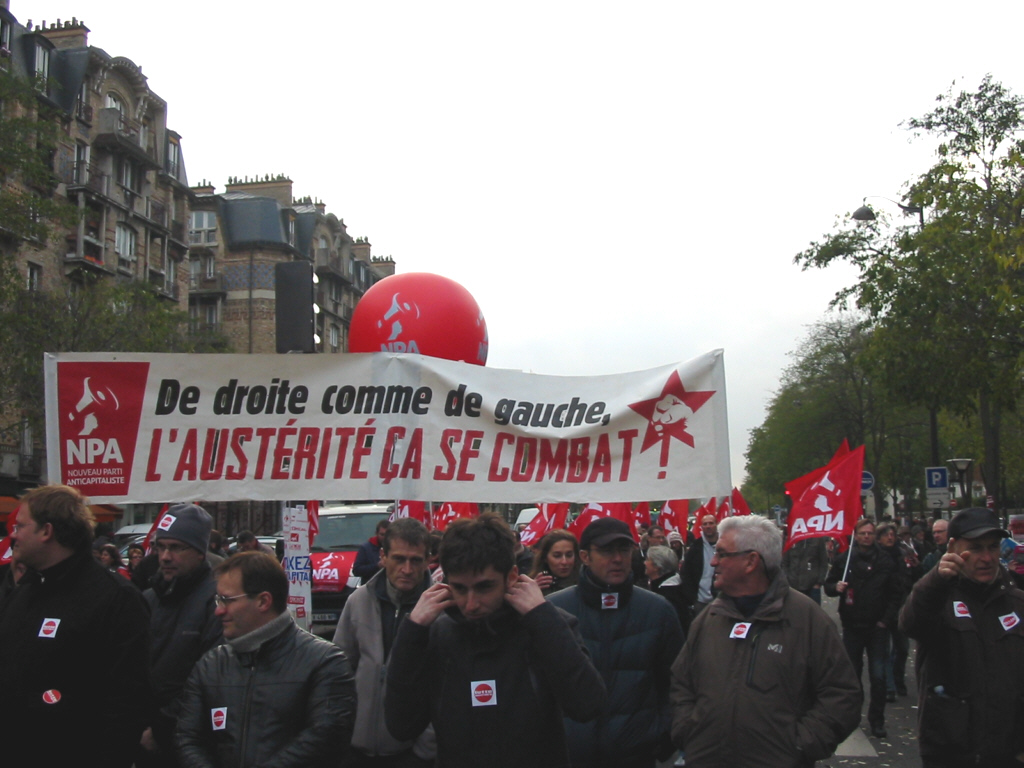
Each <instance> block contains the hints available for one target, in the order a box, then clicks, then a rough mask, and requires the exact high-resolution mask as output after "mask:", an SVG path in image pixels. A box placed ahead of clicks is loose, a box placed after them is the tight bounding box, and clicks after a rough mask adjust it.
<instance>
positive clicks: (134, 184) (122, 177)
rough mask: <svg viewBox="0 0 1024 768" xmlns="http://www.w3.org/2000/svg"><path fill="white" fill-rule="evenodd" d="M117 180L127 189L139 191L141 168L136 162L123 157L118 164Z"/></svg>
mask: <svg viewBox="0 0 1024 768" xmlns="http://www.w3.org/2000/svg"><path fill="white" fill-rule="evenodd" d="M117 180H118V182H120V184H121V186H122V187H124V188H125V189H129V190H131V191H132V192H138V191H139V169H138V168H137V167H136V165H135V163H133V162H132V161H131V160H129V159H128V158H126V157H122V158H121V159H120V160H119V164H118V169H117Z"/></svg>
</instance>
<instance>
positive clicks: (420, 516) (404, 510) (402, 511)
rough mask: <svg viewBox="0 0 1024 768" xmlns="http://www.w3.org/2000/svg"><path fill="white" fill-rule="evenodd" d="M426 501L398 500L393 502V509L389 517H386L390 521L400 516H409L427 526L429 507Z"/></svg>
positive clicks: (429, 520) (429, 521)
mask: <svg viewBox="0 0 1024 768" xmlns="http://www.w3.org/2000/svg"><path fill="white" fill-rule="evenodd" d="M429 504H430V502H428V501H398V502H396V504H395V510H394V511H393V512H392V513H391V517H389V518H388V520H390V521H391V522H392V523H393V522H395V520H398V519H399V518H402V517H411V518H412V519H413V520H419V521H420V522H421V523H423V524H424V525H425V526H427V528H429V527H430V525H431V522H432V521H431V519H430V509H429V508H428V505H429Z"/></svg>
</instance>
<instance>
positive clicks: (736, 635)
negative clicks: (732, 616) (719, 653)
mask: <svg viewBox="0 0 1024 768" xmlns="http://www.w3.org/2000/svg"><path fill="white" fill-rule="evenodd" d="M752 626H753V625H752V624H751V623H750V622H749V621H737V622H736V623H735V624H734V625H733V628H732V632H730V633H729V639H730V640H742V639H743V638H745V637H746V636H747V634H749V632H750V628H751V627H752Z"/></svg>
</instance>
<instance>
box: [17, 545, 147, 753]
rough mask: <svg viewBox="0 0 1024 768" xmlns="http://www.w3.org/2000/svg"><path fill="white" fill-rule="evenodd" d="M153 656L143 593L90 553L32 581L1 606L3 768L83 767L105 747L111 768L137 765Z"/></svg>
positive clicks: (29, 577) (28, 578) (25, 581)
mask: <svg viewBox="0 0 1024 768" xmlns="http://www.w3.org/2000/svg"><path fill="white" fill-rule="evenodd" d="M148 652H149V615H148V613H147V611H146V603H145V601H144V600H143V599H142V595H141V594H140V593H139V591H138V590H137V589H136V588H135V587H133V586H132V585H131V583H130V582H129V581H128V580H127V579H125V578H123V577H122V576H118V575H117V574H115V573H111V572H110V571H108V570H106V569H105V568H103V566H101V565H100V564H99V563H97V562H96V561H95V560H93V557H92V553H91V552H88V551H87V552H84V553H82V554H78V555H73V556H72V557H70V558H68V559H66V560H64V561H63V562H61V563H58V564H57V565H55V566H53V567H52V568H48V569H46V571H44V572H43V573H42V574H37V573H32V572H29V573H28V574H26V575H25V577H24V578H23V579H22V580H21V582H20V583H19V584H18V586H17V587H15V589H14V590H13V591H12V592H11V593H10V594H9V595H8V596H7V598H6V599H5V600H4V603H3V605H2V607H0V692H2V693H0V724H2V725H0V727H2V728H3V731H4V733H5V734H7V736H8V738H6V739H5V746H4V751H3V762H4V764H5V765H12V766H14V765H34V766H50V765H77V764H79V763H80V762H81V761H82V754H83V753H82V750H83V749H87V748H88V745H91V744H92V745H95V744H102V745H103V759H102V763H103V764H104V765H105V766H113V767H115V768H116V767H120V766H124V767H125V768H127V766H130V765H131V764H132V756H133V754H134V750H135V747H136V745H137V744H138V743H139V737H140V736H141V734H142V729H143V716H142V715H143V713H142V710H141V708H140V706H139V702H142V701H146V700H147V699H148V698H149V677H148V667H149V664H148V661H149V659H148Z"/></svg>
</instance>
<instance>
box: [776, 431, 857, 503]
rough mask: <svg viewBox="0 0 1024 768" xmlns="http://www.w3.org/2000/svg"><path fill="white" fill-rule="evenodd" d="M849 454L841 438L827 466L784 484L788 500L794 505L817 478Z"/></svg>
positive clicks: (844, 440) (848, 447)
mask: <svg viewBox="0 0 1024 768" xmlns="http://www.w3.org/2000/svg"><path fill="white" fill-rule="evenodd" d="M849 454H850V444H849V443H848V442H847V441H846V438H845V437H844V438H843V442H842V443H840V444H839V448H837V449H836V452H835V453H834V454H833V455H832V458H831V459H829V461H828V464H826V465H825V466H824V467H818V468H817V469H814V470H811V471H810V472H808V473H807V474H806V475H802V476H801V477H798V478H797V479H796V480H790V481H789V482H788V483H786V490H787V491H788V492H789V496H790V498H792V499H793V503H794V504H795V503H796V501H797V499H799V498H800V497H801V496H803V495H804V491H806V490H807V489H808V488H810V487H811V485H813V484H814V483H815V482H817V480H818V478H819V477H821V476H822V475H823V474H825V472H826V471H827V470H828V468H829V467H832V466H834V465H835V464H836V463H838V462H840V461H842V460H843V459H844V458H846V457H847V456H848V455H849Z"/></svg>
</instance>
